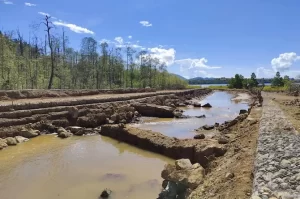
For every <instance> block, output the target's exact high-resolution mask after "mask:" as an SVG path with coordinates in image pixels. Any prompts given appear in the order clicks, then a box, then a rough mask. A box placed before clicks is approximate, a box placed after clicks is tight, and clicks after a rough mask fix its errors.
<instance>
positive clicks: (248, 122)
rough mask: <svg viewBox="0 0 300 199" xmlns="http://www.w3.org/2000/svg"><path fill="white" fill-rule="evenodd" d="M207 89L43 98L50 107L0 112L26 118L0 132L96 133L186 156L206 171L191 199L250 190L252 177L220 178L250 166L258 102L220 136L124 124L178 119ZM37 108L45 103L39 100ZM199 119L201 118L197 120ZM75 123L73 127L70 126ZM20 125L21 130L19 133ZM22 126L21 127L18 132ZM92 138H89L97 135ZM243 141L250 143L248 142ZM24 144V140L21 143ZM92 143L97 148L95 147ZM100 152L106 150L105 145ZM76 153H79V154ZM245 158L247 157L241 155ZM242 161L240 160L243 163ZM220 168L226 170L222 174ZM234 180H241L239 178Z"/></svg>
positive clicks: (222, 129)
mask: <svg viewBox="0 0 300 199" xmlns="http://www.w3.org/2000/svg"><path fill="white" fill-rule="evenodd" d="M209 93H211V90H209V89H199V90H192V91H191V90H190V91H181V92H179V91H178V92H176V93H173V94H168V95H157V94H154V93H152V95H153V96H149V97H145V98H137V97H136V96H135V95H134V96H133V99H129V100H125V101H115V102H104V103H91V104H80V105H77V106H72V105H70V104H68V105H70V106H54V104H51V103H48V102H45V103H44V104H47V105H49V104H51V105H50V106H54V107H46V108H40V107H39V108H31V109H29V110H10V111H8V112H2V113H0V115H1V114H2V115H1V116H2V117H3V118H5V119H6V122H7V121H10V122H11V121H13V122H16V121H22V122H24V124H22V125H19V126H13V127H9V126H8V127H6V128H1V132H2V135H3V138H7V137H10V136H11V137H13V136H16V135H22V133H24V132H25V131H26V130H27V131H29V130H32V131H35V132H33V133H37V136H38V135H39V134H44V133H46V134H48V133H57V132H58V136H60V137H62V138H67V137H69V136H71V135H74V137H73V138H69V139H67V140H73V139H74V138H75V139H77V138H78V139H80V137H77V136H76V135H80V136H82V135H90V134H93V133H96V134H101V135H103V136H104V137H103V138H105V137H111V138H114V139H115V140H118V142H122V143H128V144H130V145H132V146H135V147H138V148H141V149H144V150H146V151H151V152H155V153H157V154H159V155H164V156H167V157H170V158H172V159H181V158H187V159H189V160H190V161H191V162H192V163H195V164H196V168H197V169H200V168H203V171H205V176H204V178H203V182H204V183H203V184H197V186H195V187H193V188H194V189H193V190H189V194H190V198H197V197H198V195H201V197H204V198H213V197H212V195H211V192H210V191H209V190H214V188H213V187H215V188H216V190H215V191H214V192H215V195H214V196H216V198H217V196H219V195H220V194H224V193H227V191H226V190H227V189H228V186H229V185H228V183H231V184H235V183H236V184H235V185H236V186H237V184H238V183H239V184H243V183H244V185H243V186H244V187H247V189H248V185H249V182H250V181H251V179H250V181H249V180H248V179H247V180H237V181H236V182H234V183H233V182H232V180H230V181H228V183H226V182H225V183H224V181H223V180H224V178H225V179H227V177H226V176H227V173H228V168H231V167H232V168H235V169H236V170H238V168H237V167H236V166H237V165H241V166H242V167H245V169H244V170H243V172H242V173H239V172H235V173H234V176H241V178H243V175H244V174H245V173H247V172H250V171H251V169H249V168H250V167H247V165H248V164H250V162H251V158H252V157H254V155H253V154H251V152H252V151H251V148H255V147H252V146H251V145H250V144H253V143H252V142H249V140H247V136H246V135H248V136H249V135H251V136H250V137H251V140H252V139H253V137H254V136H255V133H254V132H255V128H257V126H256V125H257V119H256V116H255V114H254V113H255V112H256V111H257V110H256V108H258V107H257V105H258V104H257V103H251V107H252V106H254V109H253V108H252V109H251V108H250V109H249V111H247V110H246V112H244V111H243V112H242V113H241V115H240V116H238V117H237V118H235V119H233V120H230V121H226V122H224V124H223V123H221V124H220V125H219V127H217V128H216V131H218V132H219V133H218V136H216V137H214V138H204V139H178V138H174V137H168V136H165V135H163V134H161V133H159V132H153V131H148V130H141V129H137V128H133V127H129V126H127V125H126V124H129V123H132V122H134V121H135V120H139V118H140V116H143V115H144V116H145V115H147V116H158V115H159V117H179V118H180V117H181V114H182V113H181V111H180V110H178V107H181V106H188V105H189V106H191V105H196V106H198V105H199V104H191V103H190V101H191V99H193V98H198V99H203V97H204V96H207V95H208V94H209ZM147 95H148V93H147ZM235 95H236V96H237V97H239V98H238V99H236V100H235V101H241V100H245V99H244V97H245V96H244V95H243V94H242V95H239V94H238V93H235ZM127 97H129V96H127ZM97 100H99V99H97ZM107 100H108V99H107ZM233 101H234V100H233ZM250 101H251V100H250ZM60 103H61V102H60ZM64 103H69V102H64ZM80 103H83V100H81V99H80ZM55 105H57V104H55ZM41 106H43V103H42V105H41ZM200 106H202V108H201V109H203V110H209V109H210V108H205V106H204V104H202V105H200ZM20 107H22V106H20ZM24 107H25V106H24ZM49 110H51V111H53V113H49V112H47V111H49ZM239 111H240V110H239ZM249 112H250V114H249ZM26 114H27V116H30V117H27V118H26V117H25V118H26V119H24V115H25V116H26ZM30 114H33V115H30ZM248 114H249V115H248ZM36 115H37V116H36ZM28 118H36V119H39V121H37V122H35V123H32V124H29V123H28V122H30V121H31V120H29V119H28ZM198 119H200V120H201V118H198ZM25 122H26V123H25ZM3 124H4V123H3ZM6 124H7V125H8V124H11V123H9V122H7V123H6ZM74 124H75V125H76V126H74ZM62 127H63V128H62ZM99 127H101V128H99ZM199 127H200V126H199ZM18 128H21V131H20V129H18ZM22 128H25V129H23V130H22ZM256 132H257V131H256ZM31 133H32V132H31ZM252 135H253V137H252ZM49 136H51V135H49ZM40 137H43V136H40ZM87 137H89V136H87ZM91 137H92V138H93V137H97V136H91ZM248 138H249V137H248ZM34 139H38V138H34ZM55 139H59V138H55ZM246 140H247V141H246ZM29 142H30V141H29ZM59 142H63V140H59ZM247 143H248V144H249V145H247ZM27 144H28V143H26V144H24V145H27ZM94 146H95V147H96V145H94ZM73 147H75V148H74V150H75V149H77V147H79V151H78V150H75V151H77V152H76V154H77V155H80V154H81V155H83V156H88V157H89V156H90V155H89V154H87V153H85V152H84V151H85V150H86V147H83V146H81V145H78V146H76V145H74V146H73ZM245 147H246V148H248V147H249V150H246V151H245V150H242V149H243V148H245ZM13 148H14V149H18V146H11V147H9V148H7V149H6V150H4V151H8V150H10V149H13ZM58 150H60V149H58ZM103 150H104V151H105V149H103ZM80 151H82V153H81V152H80ZM2 152H3V151H2ZM0 155H1V151H0ZM49 155H50V154H49ZM103 155H104V154H103ZM101 156H102V155H101ZM244 156H245V158H246V157H247V158H248V159H247V160H246V159H243V157H244ZM72 157H73V156H72ZM62 158H63V157H62ZM106 158H108V157H106V156H105V158H104V159H103V164H105V161H106ZM240 160H242V162H241V161H240ZM143 161H145V160H143ZM38 164H41V162H39V163H38ZM120 164H122V163H120ZM197 164H199V166H197ZM224 165H226V167H224ZM200 166H201V167H200ZM82 169H84V168H82ZM247 169H248V170H247ZM161 170H162V169H161ZM246 170H247V171H246ZM234 171H235V170H234ZM224 172H226V173H225V174H224ZM223 174H224V175H223ZM245 175H246V174H245ZM224 176H225V177H224ZM216 177H217V178H216ZM234 179H240V177H237V178H234ZM156 182H157V181H156ZM150 184H152V183H150ZM155 184H157V183H155ZM202 185H205V187H202V188H201V190H200V188H199V187H201V186H202ZM143 186H144V185H143ZM145 186H146V185H145ZM155 186H156V185H155ZM237 187H238V186H237ZM104 188H105V187H103V189H104ZM106 188H110V189H114V185H113V184H111V185H110V187H106ZM195 188H196V189H195ZM198 188H199V189H198ZM219 190H222V193H220V192H219ZM233 190H235V189H233ZM243 190H245V189H243ZM250 190H251V189H250ZM236 191H237V193H234V192H230V193H231V194H236V195H239V194H240V192H239V191H238V190H236ZM247 193H248V192H247ZM28 195H30V194H28ZM240 195H241V194H240ZM65 196H66V195H65ZM221 196H224V195H221ZM245 196H247V195H245ZM225 198H226V197H225Z"/></svg>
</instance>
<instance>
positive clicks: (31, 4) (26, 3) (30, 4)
mask: <svg viewBox="0 0 300 199" xmlns="http://www.w3.org/2000/svg"><path fill="white" fill-rule="evenodd" d="M25 6H29V7H32V6H36V4H33V3H28V2H25Z"/></svg>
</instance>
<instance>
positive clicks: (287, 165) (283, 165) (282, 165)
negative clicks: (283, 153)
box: [280, 160, 291, 168]
mask: <svg viewBox="0 0 300 199" xmlns="http://www.w3.org/2000/svg"><path fill="white" fill-rule="evenodd" d="M290 164H291V162H290V161H289V160H282V161H281V162H280V166H281V167H282V168H288V167H289V166H290Z"/></svg>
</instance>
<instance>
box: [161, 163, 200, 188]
mask: <svg viewBox="0 0 300 199" xmlns="http://www.w3.org/2000/svg"><path fill="white" fill-rule="evenodd" d="M175 164H176V165H172V164H167V165H165V167H164V170H163V171H162V173H161V177H162V178H163V179H165V180H168V181H172V182H176V183H180V184H183V185H185V186H187V187H188V188H190V189H196V188H197V187H198V186H199V185H200V184H201V183H202V182H203V178H204V175H205V171H204V168H203V167H202V166H201V165H200V164H199V163H196V164H194V165H191V163H190V162H189V161H188V160H179V161H177V163H175Z"/></svg>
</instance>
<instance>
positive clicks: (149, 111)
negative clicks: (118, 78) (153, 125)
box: [132, 103, 175, 118]
mask: <svg viewBox="0 0 300 199" xmlns="http://www.w3.org/2000/svg"><path fill="white" fill-rule="evenodd" d="M132 106H133V107H134V108H135V109H136V110H137V111H138V112H139V113H140V114H141V115H142V116H149V117H161V118H173V117H174V113H173V112H174V110H175V108H172V107H169V106H159V105H155V104H141V103H135V104H132Z"/></svg>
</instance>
